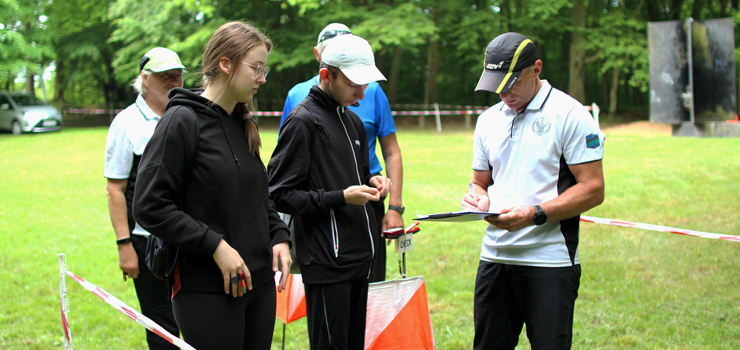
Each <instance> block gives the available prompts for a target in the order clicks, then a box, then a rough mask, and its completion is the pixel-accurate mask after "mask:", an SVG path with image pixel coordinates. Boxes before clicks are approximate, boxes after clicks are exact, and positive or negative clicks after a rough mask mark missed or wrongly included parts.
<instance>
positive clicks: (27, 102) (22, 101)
mask: <svg viewBox="0 0 740 350" xmlns="http://www.w3.org/2000/svg"><path fill="white" fill-rule="evenodd" d="M13 100H15V104H17V105H18V106H19V107H20V106H43V105H45V104H47V103H46V102H44V101H42V100H41V99H40V98H38V97H36V96H33V95H13Z"/></svg>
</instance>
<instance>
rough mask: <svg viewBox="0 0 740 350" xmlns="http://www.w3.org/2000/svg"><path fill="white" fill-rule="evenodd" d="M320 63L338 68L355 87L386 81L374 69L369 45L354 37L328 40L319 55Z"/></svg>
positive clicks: (381, 74)
mask: <svg viewBox="0 0 740 350" xmlns="http://www.w3.org/2000/svg"><path fill="white" fill-rule="evenodd" d="M321 62H323V63H326V64H328V65H330V66H333V67H337V68H339V70H341V71H342V73H344V75H345V76H347V79H349V80H350V81H351V82H353V83H355V84H357V85H367V84H369V83H371V82H374V81H378V80H386V79H385V76H383V73H381V72H380V70H378V68H377V67H375V56H374V55H373V49H372V48H371V47H370V43H368V42H367V40H365V39H363V38H360V37H359V36H356V35H352V34H347V35H340V36H337V37H335V38H333V39H332V40H328V41H327V42H326V47H325V48H324V52H322V53H321Z"/></svg>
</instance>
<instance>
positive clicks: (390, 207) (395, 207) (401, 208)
mask: <svg viewBox="0 0 740 350" xmlns="http://www.w3.org/2000/svg"><path fill="white" fill-rule="evenodd" d="M388 210H393V211H397V212H399V213H400V214H401V215H403V212H404V211H406V207H404V206H400V207H397V206H395V205H390V204H389V205H388Z"/></svg>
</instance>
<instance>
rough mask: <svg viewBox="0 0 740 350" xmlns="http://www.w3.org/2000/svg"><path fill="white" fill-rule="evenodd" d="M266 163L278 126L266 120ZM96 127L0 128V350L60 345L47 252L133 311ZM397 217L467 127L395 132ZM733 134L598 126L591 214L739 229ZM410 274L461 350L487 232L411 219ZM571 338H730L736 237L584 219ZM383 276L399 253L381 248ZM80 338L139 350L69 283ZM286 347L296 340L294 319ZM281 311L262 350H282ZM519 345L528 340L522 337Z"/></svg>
mask: <svg viewBox="0 0 740 350" xmlns="http://www.w3.org/2000/svg"><path fill="white" fill-rule="evenodd" d="M265 129H267V130H263V131H262V135H263V139H264V140H263V144H264V148H263V156H264V158H265V160H267V159H269V155H270V153H271V152H272V148H273V146H274V144H275V138H276V130H274V129H269V128H265ZM106 131H107V130H106V128H102V127H95V128H68V129H65V130H64V131H62V132H59V133H49V134H44V135H22V136H20V137H13V136H12V135H9V134H0V152H2V156H0V349H52V348H62V330H61V325H60V316H59V278H58V268H57V257H56V254H57V253H60V252H62V253H66V254H67V259H68V269H69V270H70V271H73V272H74V273H76V274H77V275H79V276H81V277H83V278H85V279H87V280H88V281H90V282H92V283H94V284H97V285H99V286H100V287H102V288H104V289H105V290H107V291H108V292H110V293H111V294H113V295H114V296H116V297H118V298H119V299H121V300H122V301H124V302H126V303H128V304H129V305H131V306H133V307H135V308H138V302H137V301H136V296H135V294H134V288H133V285H132V283H131V282H127V283H125V282H123V280H122V279H121V273H120V270H119V269H118V265H117V253H116V246H115V243H114V234H113V230H112V228H111V225H110V220H109V218H108V212H107V204H106V198H105V179H104V178H103V176H102V173H103V157H104V146H105V136H106ZM398 139H399V143H400V145H401V148H402V150H403V158H404V168H405V169H404V172H405V180H404V204H405V205H406V207H407V212H406V215H405V220H406V222H407V223H409V222H411V220H412V218H413V217H415V214H421V213H430V212H439V211H449V210H456V209H457V208H459V199H460V196H461V195H462V194H463V193H464V192H465V191H466V190H467V184H468V182H469V181H470V175H471V170H470V163H471V140H472V131H471V130H460V129H458V130H452V131H446V132H443V133H437V132H435V131H429V130H424V131H419V130H416V129H402V130H400V131H399V133H398ZM738 150H740V139H702V138H677V137H671V136H670V135H669V134H657V135H656V134H652V133H629V132H609V131H607V140H606V154H605V158H604V170H605V176H606V184H607V188H606V200H605V201H604V204H603V205H601V206H600V207H597V208H595V209H593V210H591V211H590V212H588V213H587V215H590V216H597V217H604V218H612V219H620V220H627V221H636V222H644V223H651V224H659V225H666V226H672V227H679V228H685V229H691V230H699V231H707V232H716V233H725V234H733V235H740V220H738V214H737V208H738V202H739V201H738V193H740V171H739V170H740V167H739V165H740V152H739V151H738ZM421 228H422V231H421V232H420V233H419V234H417V235H415V237H414V250H413V251H411V252H410V253H408V254H407V260H408V272H409V274H410V275H411V276H416V275H421V276H424V277H425V279H426V285H427V291H428V299H429V308H430V310H431V317H432V323H433V327H434V333H435V339H436V344H437V348H438V349H444V350H446V349H470V348H471V347H472V340H473V285H474V279H475V273H476V268H477V264H478V255H479V252H480V242H481V238H482V235H483V229H484V227H483V226H482V225H481V223H480V222H478V223H466V224H445V223H436V224H435V223H422V225H421ZM581 228H582V230H581V231H582V233H581V244H580V256H581V263H582V266H583V275H582V278H581V288H580V290H579V292H580V293H579V298H578V301H577V302H576V314H575V324H574V332H575V336H574V346H573V348H574V349H740V301H739V300H740V273H739V272H740V271H739V269H740V244H739V243H737V242H729V241H718V240H711V239H703V238H693V237H686V236H680V235H674V234H670V233H661V232H652V231H642V230H638V229H630V228H621V227H615V226H606V225H597V224H582V226H581ZM388 249H389V250H388V252H389V257H388V267H389V268H388V275H387V277H388V278H394V277H395V276H396V274H397V271H398V270H397V267H396V266H397V264H396V259H397V256H396V255H394V253H393V250H392V246H391V247H389V248H388ZM67 287H68V296H69V303H70V309H71V311H70V314H69V318H70V324H71V329H72V337H73V340H74V346H75V348H76V349H145V348H146V344H145V340H144V331H143V328H141V327H140V326H139V325H137V324H135V323H134V322H132V321H131V320H130V319H128V318H127V317H126V316H125V315H123V314H121V313H119V312H118V311H116V310H114V309H113V308H111V307H110V306H108V305H107V304H106V303H104V302H103V301H101V300H100V299H98V298H97V297H95V296H94V295H93V294H91V293H89V292H88V291H86V290H85V289H83V288H82V287H81V286H79V285H78V284H77V283H76V282H74V281H72V280H70V279H68V281H67ZM286 338H287V339H286V348H287V349H306V348H308V341H307V336H306V325H305V318H304V319H302V320H299V321H296V322H294V323H292V324H290V325H288V326H287V337H286ZM281 340H282V324H281V323H280V322H279V321H277V323H276V331H275V335H274V345H273V349H279V348H280V342H281ZM519 348H520V349H529V345H528V344H527V342H526V337H524V336H522V337H521V342H520V346H519Z"/></svg>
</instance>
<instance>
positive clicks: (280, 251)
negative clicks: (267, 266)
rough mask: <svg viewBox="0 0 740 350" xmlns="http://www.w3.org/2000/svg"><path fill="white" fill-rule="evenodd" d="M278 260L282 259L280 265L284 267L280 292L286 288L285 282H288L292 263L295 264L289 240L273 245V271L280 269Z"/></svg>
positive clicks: (279, 287)
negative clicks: (291, 255) (291, 256)
mask: <svg viewBox="0 0 740 350" xmlns="http://www.w3.org/2000/svg"><path fill="white" fill-rule="evenodd" d="M278 260H280V265H281V267H282V268H283V269H282V271H281V272H282V274H281V275H280V285H279V286H278V292H282V291H283V290H285V284H286V283H288V275H289V274H290V265H292V264H293V260H292V259H291V258H290V246H289V245H288V242H281V243H278V244H276V245H274V246H272V272H277V271H278Z"/></svg>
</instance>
